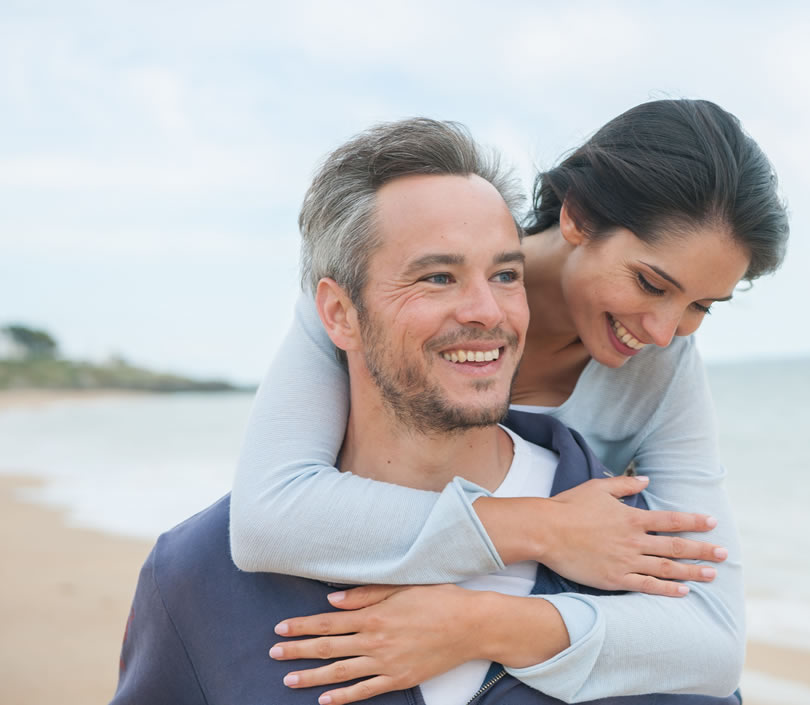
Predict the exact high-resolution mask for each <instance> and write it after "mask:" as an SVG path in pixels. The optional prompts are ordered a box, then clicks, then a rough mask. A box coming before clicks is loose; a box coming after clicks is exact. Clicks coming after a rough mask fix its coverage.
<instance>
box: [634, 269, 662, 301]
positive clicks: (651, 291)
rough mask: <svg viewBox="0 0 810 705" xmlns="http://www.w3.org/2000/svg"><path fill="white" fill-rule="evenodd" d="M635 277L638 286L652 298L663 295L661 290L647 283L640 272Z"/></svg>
mask: <svg viewBox="0 0 810 705" xmlns="http://www.w3.org/2000/svg"><path fill="white" fill-rule="evenodd" d="M636 277H637V278H638V284H639V286H640V287H641V288H642V289H644V291H646V292H647V293H649V294H652V295H653V296H661V295H662V294H664V293H665V292H664V290H663V289H659V288H658V287H657V286H653V285H652V284H650V282H648V281H647V279H646V278H645V277H644V275H643V274H642V273H641V272H639V273H638V274H637V275H636Z"/></svg>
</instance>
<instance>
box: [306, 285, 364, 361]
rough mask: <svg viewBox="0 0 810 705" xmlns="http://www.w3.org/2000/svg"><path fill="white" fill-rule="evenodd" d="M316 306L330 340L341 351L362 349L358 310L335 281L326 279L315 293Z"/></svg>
mask: <svg viewBox="0 0 810 705" xmlns="http://www.w3.org/2000/svg"><path fill="white" fill-rule="evenodd" d="M315 305H316V306H317V308H318V315H319V316H320V317H321V323H323V327H324V328H325V329H326V333H327V335H328V336H329V339H330V340H331V341H332V342H333V343H334V344H335V346H337V347H338V348H340V349H341V350H346V351H348V350H359V349H360V343H361V338H360V324H359V322H358V318H357V309H356V308H355V307H354V304H353V303H352V301H351V299H350V298H349V296H348V294H347V293H346V292H345V291H344V290H343V287H341V286H340V285H339V284H338V283H337V282H336V281H335V280H334V279H330V278H329V277H324V278H323V279H321V280H320V281H319V282H318V288H317V289H316V291H315Z"/></svg>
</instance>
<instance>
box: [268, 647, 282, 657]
mask: <svg viewBox="0 0 810 705" xmlns="http://www.w3.org/2000/svg"><path fill="white" fill-rule="evenodd" d="M282 656H284V649H282V648H281V647H280V646H274V647H273V648H272V649H270V658H281V657H282Z"/></svg>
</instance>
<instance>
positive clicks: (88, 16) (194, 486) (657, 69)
mask: <svg viewBox="0 0 810 705" xmlns="http://www.w3.org/2000/svg"><path fill="white" fill-rule="evenodd" d="M808 31H810V10H808V9H807V8H806V7H805V6H804V5H802V4H801V3H799V2H795V3H793V2H785V1H779V2H775V3H771V4H770V5H768V6H767V7H766V6H765V5H763V4H762V3H753V2H745V1H743V2H722V1H720V2H715V3H711V4H707V3H703V2H696V1H691V0H687V1H685V2H680V3H676V4H668V5H664V4H661V3H647V2H632V1H629V0H620V1H618V2H613V3H601V2H595V1H591V2H589V1H583V2H571V3H550V2H543V1H532V0H504V1H503V2H499V3H497V4H492V3H485V2H478V1H477V0H475V1H471V0H465V1H464V2H460V1H455V0H448V1H443V2H427V0H414V1H413V2H410V3H408V4H407V5H405V4H402V5H387V4H380V3H377V2H367V1H363V2H344V3H330V2H326V1H325V0H323V1H319V2H306V1H300V2H296V3H282V2H276V1H271V2H258V1H255V2H249V1H236V2H230V3H228V4H227V5H226V4H224V3H213V2H187V1H185V0H176V1H173V2H168V3H166V2H163V3H157V2H153V1H150V0H145V1H141V2H137V3H135V2H124V1H123V0H121V1H112V2H101V1H100V0H99V1H95V2H93V1H83V0H74V1H73V2H71V3H58V2H39V1H37V0H29V1H26V2H16V1H15V0H5V1H4V2H3V4H2V7H0V135H1V136H0V328H2V329H3V330H2V331H0V387H2V388H6V390H7V391H5V392H2V393H0V480H2V481H3V484H2V488H3V495H2V497H3V502H4V505H3V506H4V507H5V510H4V512H2V516H3V517H4V518H3V519H2V521H3V530H4V544H5V548H4V550H5V551H6V552H7V554H6V555H5V556H4V559H5V560H4V562H5V563H6V564H8V562H9V561H10V562H12V564H14V563H16V564H17V566H18V570H17V571H15V577H14V579H13V580H9V581H7V582H6V584H5V585H3V587H1V588H0V591H1V592H0V596H1V597H2V607H1V608H2V610H3V611H2V613H0V617H2V620H3V623H4V625H16V626H14V628H11V627H9V628H7V629H4V630H3V633H2V634H0V657H2V658H0V693H2V694H3V695H2V700H3V702H8V703H17V702H19V703H23V702H25V703H34V702H40V700H38V698H40V699H41V701H42V702H45V701H46V700H48V701H50V700H49V699H51V700H52V699H53V694H49V693H48V692H47V691H46V685H45V684H44V683H43V682H42V679H41V678H40V677H39V676H38V673H39V670H38V669H39V668H40V665H39V664H40V661H41V658H42V653H41V652H42V650H43V649H45V648H46V647H45V644H49V645H50V646H48V650H52V649H53V648H54V645H58V644H62V643H64V645H65V649H66V652H67V653H66V654H65V658H70V659H74V660H75V659H79V660H78V661H76V662H75V663H74V661H70V660H68V661H65V662H64V664H63V666H62V667H63V668H64V669H65V673H64V679H63V680H62V682H61V684H60V687H59V690H58V691H57V692H58V694H59V697H60V699H62V700H63V701H64V702H68V703H70V702H73V700H72V699H71V698H73V697H75V701H76V702H79V701H81V702H88V701H89V700H88V698H92V699H93V700H97V701H98V700H100V701H104V700H105V699H106V698H109V696H110V695H111V694H112V689H113V688H114V684H115V677H116V666H117V658H118V644H119V641H120V635H121V633H122V631H123V625H124V622H125V620H126V612H127V610H128V605H129V600H130V599H131V595H132V590H133V589H134V583H135V580H136V577H137V570H138V567H139V565H140V562H141V561H142V560H143V558H144V557H145V555H146V551H148V547H149V542H151V541H152V540H153V539H154V538H155V536H156V535H157V534H158V533H159V532H160V531H161V530H163V529H165V528H166V527H168V526H170V525H171V524H173V523H175V522H176V521H179V520H180V519H182V518H183V517H185V516H187V515H188V514H190V513H192V512H193V511H196V510H197V509H199V508H201V507H203V506H205V505H206V504H207V503H208V502H210V501H212V500H213V499H215V498H217V497H218V496H219V495H220V494H222V493H223V492H225V491H227V489H228V487H229V485H230V480H231V475H232V472H233V467H234V464H235V461H236V457H237V454H238V450H239V444H240V439H241V433H242V429H243V427H244V424H245V421H246V419H247V415H248V413H249V408H250V402H251V394H250V391H251V389H252V388H253V387H254V386H255V385H256V384H257V383H258V382H259V380H260V379H261V377H262V374H263V372H264V369H265V368H266V366H267V363H268V361H269V360H270V359H271V357H272V355H273V353H274V351H275V349H276V346H277V345H278V343H279V341H280V338H281V336H282V335H283V333H284V331H285V330H286V328H287V326H288V324H289V321H290V320H291V317H292V307H293V302H294V300H295V297H296V294H297V291H298V278H297V251H298V235H297V224H296V218H297V212H298V207H299V205H300V201H301V199H302V197H303V194H304V191H305V189H306V187H307V185H308V183H309V180H310V178H311V175H312V173H313V171H314V169H315V167H316V165H317V163H318V161H319V159H320V158H321V157H323V156H324V155H325V154H326V153H327V152H328V151H330V150H331V149H332V148H334V147H335V146H337V145H338V144H340V143H341V142H343V141H344V140H346V139H347V138H348V137H350V136H351V135H353V134H354V133H356V132H358V131H360V130H362V129H364V128H365V127H367V126H368V125H369V124H371V123H373V122H375V121H380V120H391V119H397V118H401V117H407V116H413V115H428V116H431V117H436V118H441V119H454V120H459V121H461V122H464V123H466V124H467V125H468V126H469V127H470V128H471V130H472V132H473V134H474V135H475V136H476V138H477V139H478V140H479V141H481V142H483V143H485V144H488V145H491V146H493V147H496V148H498V149H499V150H500V151H501V152H502V153H503V155H504V157H505V159H506V161H508V162H510V163H512V164H513V165H514V166H515V167H516V169H517V170H518V173H519V174H520V175H521V177H522V179H523V180H524V182H525V183H526V188H527V191H528V188H529V185H530V184H531V181H532V179H533V176H534V174H535V173H536V171H537V169H542V168H546V167H549V166H551V165H553V164H554V163H555V162H556V161H557V160H558V159H559V157H560V156H561V155H563V154H564V153H565V152H566V151H567V150H569V149H572V148H574V147H576V146H578V145H579V144H580V143H581V142H582V141H583V140H584V139H585V138H586V137H587V136H588V135H589V134H591V133H592V132H593V131H595V130H596V129H597V128H598V127H600V126H601V125H602V124H603V123H605V122H606V121H607V120H609V119H610V118H612V117H614V116H616V115H617V114H619V113H621V112H623V111H624V110H626V109H628V108H629V107H632V106H633V105H636V104H637V103H640V102H643V101H646V100H650V99H654V98H664V97H690V98H706V99H710V100H713V101H715V102H717V103H719V104H720V105H721V106H723V107H724V108H726V109H728V110H730V111H731V112H733V113H735V114H736V115H737V116H738V117H739V118H740V119H741V121H742V123H743V125H744V126H745V128H746V129H747V131H748V132H749V133H750V134H751V135H752V136H753V137H754V138H755V139H756V140H757V141H758V142H759V144H760V145H761V146H762V147H763V148H764V150H765V151H766V152H767V154H768V155H769V157H770V158H771V160H772V162H773V163H774V165H775V167H776V170H777V172H778V174H779V177H780V183H781V190H782V193H783V196H784V197H785V199H786V200H787V202H788V204H789V208H790V212H791V219H792V221H791V222H792V232H793V235H792V239H791V243H790V249H789V253H788V258H787V261H786V263H785V265H784V267H783V268H782V270H781V271H780V272H779V273H778V274H776V275H775V276H773V277H768V278H766V279H763V280H760V281H758V282H756V283H755V285H754V287H753V289H752V290H750V291H746V292H740V293H739V294H738V295H737V296H735V298H734V300H733V302H731V303H729V304H722V305H718V306H716V307H715V312H714V313H713V315H712V316H711V317H710V319H708V320H707V321H706V322H705V324H704V325H703V327H702V328H701V329H700V331H699V333H698V340H699V344H700V348H701V350H702V352H703V355H704V357H705V358H706V360H707V362H708V365H709V372H710V378H711V381H712V385H713V389H714V392H715V397H716V403H717V407H718V416H719V419H720V423H721V432H722V436H721V439H720V440H721V447H722V449H723V454H724V459H725V461H726V464H727V466H728V468H729V492H730V494H731V496H732V500H733V502H734V504H735V507H736V508H737V514H738V520H739V523H740V528H741V532H742V535H743V541H744V546H745V548H746V558H747V567H748V572H747V579H748V595H749V631H750V636H751V646H750V648H749V654H750V656H749V664H748V667H747V670H746V680H745V681H744V686H745V689H746V694H747V695H748V698H747V699H746V703H755V704H756V703H768V705H779V704H780V703H784V704H785V705H798V704H799V703H802V704H805V703H807V702H810V677H809V676H808V673H807V669H806V664H807V663H808V662H809V661H808V659H810V582H809V581H810V578H808V574H810V573H809V572H808V567H810V566H808V561H807V555H809V554H810V550H808V549H810V540H808V538H807V534H806V527H805V522H804V520H803V518H802V517H803V516H804V515H806V505H807V502H808V501H810V491H809V490H808V488H809V487H810V483H808V480H807V478H806V475H805V472H804V471H805V469H806V467H807V458H808V457H810V434H808V430H810V410H809V409H810V405H809V404H808V402H807V399H808V398H810V326H808V325H807V323H808V315H807V313H806V311H805V310H804V308H805V306H806V305H807V303H808V301H810V278H809V277H808V276H807V270H808V266H810V239H808V237H807V236H806V230H807V228H808V226H810V205H808V198H807V196H806V194H807V193H808V192H810V175H809V174H808V170H807V164H808V161H810V138H809V137H808V135H807V126H808V124H810V82H809V81H808V80H807V77H806V75H805V74H806V72H807V71H808V70H810V43H808V42H807V36H808ZM30 387H37V388H39V391H30V389H28V388H30ZM110 387H113V388H121V387H126V388H130V389H132V388H135V389H141V390H160V391H163V392H166V391H171V392H173V393H172V394H170V395H167V394H160V395H154V394H145V393H139V394H133V393H131V392H129V393H126V394H124V393H121V392H119V393H117V394H109V393H107V392H102V391H98V390H103V389H107V388H110ZM43 388H44V389H46V390H50V391H43ZM54 390H57V391H54ZM76 390H80V391H76ZM81 390H84V391H81ZM87 390H96V391H94V392H92V393H88V391H87ZM43 507H47V508H48V509H44V508H43ZM65 527H68V528H65ZM23 538H24V539H25V540H23ZM99 556H105V558H104V559H103V560H102V559H100V558H99ZM77 566H81V570H80V571H77ZM94 571H95V572H94ZM115 571H117V572H115ZM113 573H114V576H113ZM91 576H92V580H91V579H90V578H91ZM115 576H117V577H115ZM99 590H101V592H100V593H99V592H98V591H99ZM94 591H96V592H94ZM89 605H95V607H93V608H92V609H91V608H90V606H89ZM56 614H58V615H60V616H59V617H58V618H57V617H56V616H54V615H56ZM60 619H64V620H67V621H66V622H64V623H62V622H60V621H59V620H60ZM71 619H72V620H74V621H72V622H71V621H70V620H71ZM37 620H39V622H41V623H42V624H41V626H40V627H37V629H39V631H37V630H36V629H34V628H33V626H32V625H33V624H34V623H37V624H39V622H37ZM91 623H92V624H93V625H95V626H93V629H97V631H90V629H89V625H90V624H91ZM15 629H16V630H17V631H15ZM79 636H81V638H82V643H83V644H84V646H83V648H82V649H80V650H73V651H72V650H71V649H70V646H71V645H72V644H75V641H73V640H75V639H77V638H79ZM79 651H81V652H82V653H85V654H87V656H86V657H85V656H84V655H80V654H79V653H78V652H79ZM91 652H92V653H95V654H96V655H97V656H94V657H92V658H97V660H96V661H93V660H92V658H91V656H90V654H91ZM98 663H102V664H104V665H102V666H98ZM802 664H803V665H804V668H802V667H801V666H802ZM82 669H84V670H82ZM85 673H88V674H89V675H82V674H85Z"/></svg>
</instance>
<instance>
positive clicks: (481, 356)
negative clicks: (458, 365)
mask: <svg viewBox="0 0 810 705" xmlns="http://www.w3.org/2000/svg"><path fill="white" fill-rule="evenodd" d="M500 354H501V351H500V349H499V348H495V349H494V350H486V351H484V350H453V351H452V352H443V353H442V357H443V358H444V359H445V360H447V361H448V362H492V360H497V359H498V357H499V356H500Z"/></svg>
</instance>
